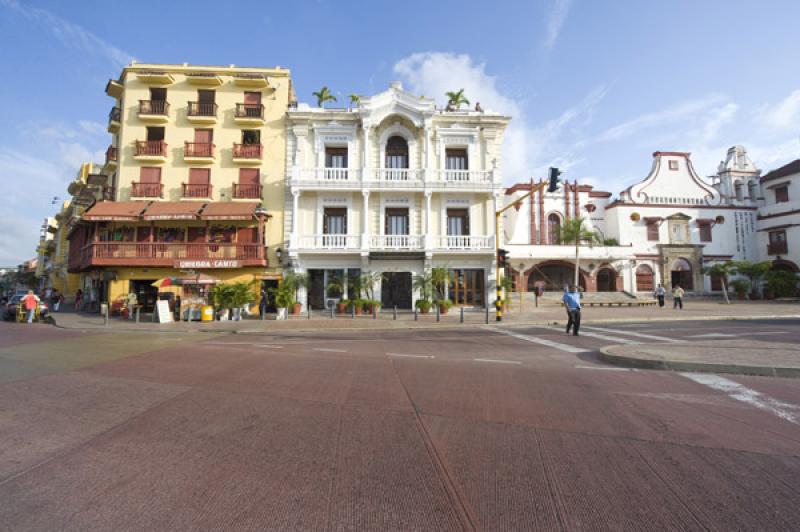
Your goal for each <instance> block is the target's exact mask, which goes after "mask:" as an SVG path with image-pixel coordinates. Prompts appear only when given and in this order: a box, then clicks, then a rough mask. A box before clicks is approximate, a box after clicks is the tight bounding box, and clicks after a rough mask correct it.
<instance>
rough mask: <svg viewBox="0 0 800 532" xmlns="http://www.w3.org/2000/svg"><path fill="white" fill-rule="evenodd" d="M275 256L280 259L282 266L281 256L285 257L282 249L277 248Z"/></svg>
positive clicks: (279, 263)
mask: <svg viewBox="0 0 800 532" xmlns="http://www.w3.org/2000/svg"><path fill="white" fill-rule="evenodd" d="M275 256H276V257H278V265H279V266H280V265H281V264H282V263H281V256H283V250H282V249H281V248H277V249H276V250H275Z"/></svg>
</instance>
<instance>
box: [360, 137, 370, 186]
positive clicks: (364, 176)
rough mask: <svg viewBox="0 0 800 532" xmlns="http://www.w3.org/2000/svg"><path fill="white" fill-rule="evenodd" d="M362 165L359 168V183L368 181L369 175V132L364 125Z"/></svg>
mask: <svg viewBox="0 0 800 532" xmlns="http://www.w3.org/2000/svg"><path fill="white" fill-rule="evenodd" d="M363 129H364V164H363V165H362V167H361V181H362V182H363V181H368V180H369V179H370V177H371V176H370V175H369V160H370V147H369V132H370V129H371V128H370V126H368V125H364V126H363Z"/></svg>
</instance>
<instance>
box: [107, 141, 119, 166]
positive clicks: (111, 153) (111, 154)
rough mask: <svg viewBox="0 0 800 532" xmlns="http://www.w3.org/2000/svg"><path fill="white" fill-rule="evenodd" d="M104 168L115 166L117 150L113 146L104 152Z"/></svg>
mask: <svg viewBox="0 0 800 532" xmlns="http://www.w3.org/2000/svg"><path fill="white" fill-rule="evenodd" d="M106 166H117V148H115V147H114V146H109V147H108V149H107V150H106Z"/></svg>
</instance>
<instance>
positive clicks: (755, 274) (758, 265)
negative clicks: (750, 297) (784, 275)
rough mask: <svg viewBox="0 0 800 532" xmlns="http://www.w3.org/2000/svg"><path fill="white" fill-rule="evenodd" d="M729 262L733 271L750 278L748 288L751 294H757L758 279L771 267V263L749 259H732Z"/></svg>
mask: <svg viewBox="0 0 800 532" xmlns="http://www.w3.org/2000/svg"><path fill="white" fill-rule="evenodd" d="M731 263H732V264H733V270H734V272H735V273H738V274H739V275H744V276H745V277H747V278H748V279H750V288H751V289H752V291H753V294H759V281H760V280H761V278H762V277H764V275H765V274H766V273H767V272H768V271H769V270H770V269H771V268H772V263H771V262H750V261H749V260H734V261H731Z"/></svg>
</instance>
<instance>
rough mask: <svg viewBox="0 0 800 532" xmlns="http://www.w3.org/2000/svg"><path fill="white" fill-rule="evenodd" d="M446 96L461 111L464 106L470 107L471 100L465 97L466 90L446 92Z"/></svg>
mask: <svg viewBox="0 0 800 532" xmlns="http://www.w3.org/2000/svg"><path fill="white" fill-rule="evenodd" d="M444 95H445V96H447V99H448V102H449V103H450V104H451V105H453V106H454V107H455V108H456V109H461V106H462V105H469V100H467V97H466V96H464V89H459V90H457V91H449V92H445V93H444Z"/></svg>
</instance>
